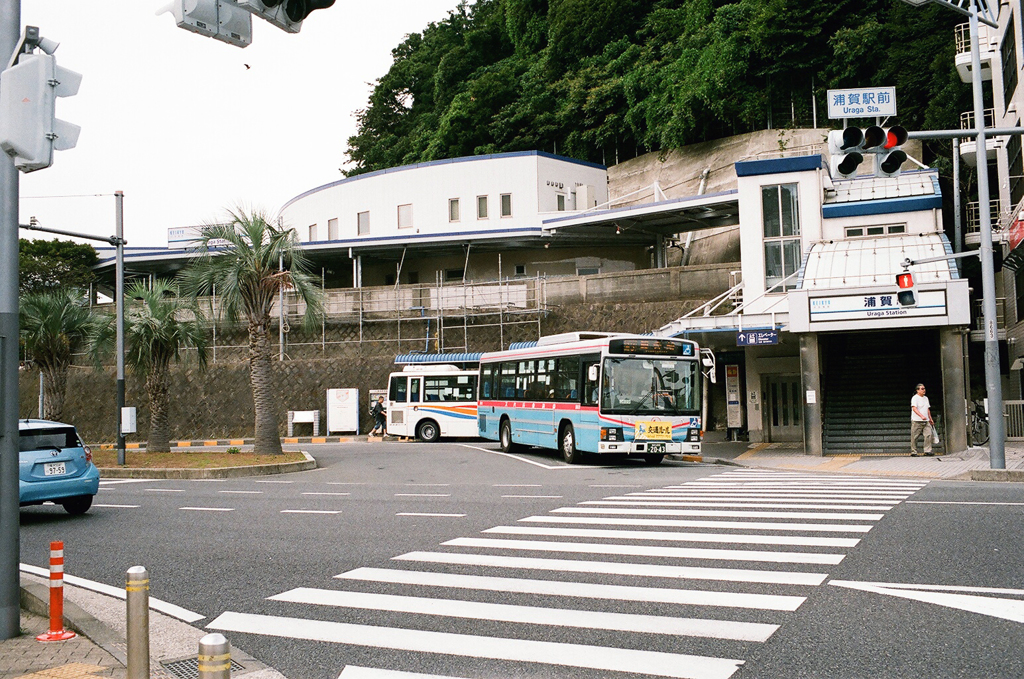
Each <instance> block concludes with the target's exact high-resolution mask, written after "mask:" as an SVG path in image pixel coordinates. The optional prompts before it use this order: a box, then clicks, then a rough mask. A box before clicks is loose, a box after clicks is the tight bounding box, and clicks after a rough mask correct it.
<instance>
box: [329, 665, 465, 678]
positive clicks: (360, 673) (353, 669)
mask: <svg viewBox="0 0 1024 679" xmlns="http://www.w3.org/2000/svg"><path fill="white" fill-rule="evenodd" d="M338 679H465V677H455V676H449V675H447V674H445V675H441V674H422V673H420V672H402V671H400V670H381V669H377V668H376V667H359V666H358V665H345V667H344V669H342V670H341V674H339V675H338Z"/></svg>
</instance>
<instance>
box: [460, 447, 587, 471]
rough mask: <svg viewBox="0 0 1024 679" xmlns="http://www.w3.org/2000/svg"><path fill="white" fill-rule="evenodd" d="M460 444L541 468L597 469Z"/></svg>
mask: <svg viewBox="0 0 1024 679" xmlns="http://www.w3.org/2000/svg"><path fill="white" fill-rule="evenodd" d="M459 445H461V446H462V447H463V448H472V449H473V450H480V451H483V452H485V453H490V454H491V455H500V456H501V457H509V458H512V459H513V460H519V461H520V462H525V463H527V464H532V465H533V466H535V467H540V468H541V469H595V467H593V466H589V467H584V466H582V465H578V464H558V465H550V464H544V463H543V462H537V461H536V460H529V459H527V458H525V457H520V456H519V455H512V454H511V453H503V452H501V451H500V450H488V449H487V448H481V447H479V446H471V445H467V444H465V443H461V444H459Z"/></svg>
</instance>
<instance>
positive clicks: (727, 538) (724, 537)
mask: <svg viewBox="0 0 1024 679" xmlns="http://www.w3.org/2000/svg"><path fill="white" fill-rule="evenodd" d="M482 532H484V533H501V534H507V535H550V536H560V537H569V538H608V539H611V540H664V541H666V542H727V543H735V544H745V545H789V546H799V547H844V548H845V547H856V546H857V543H859V542H860V540H859V539H858V538H819V537H804V536H801V535H744V534H740V533H736V534H730V533H677V532H675V531H648V530H601V529H595V528H542V527H539V526H496V527H494V528H488V529H486V530H484V531H482Z"/></svg>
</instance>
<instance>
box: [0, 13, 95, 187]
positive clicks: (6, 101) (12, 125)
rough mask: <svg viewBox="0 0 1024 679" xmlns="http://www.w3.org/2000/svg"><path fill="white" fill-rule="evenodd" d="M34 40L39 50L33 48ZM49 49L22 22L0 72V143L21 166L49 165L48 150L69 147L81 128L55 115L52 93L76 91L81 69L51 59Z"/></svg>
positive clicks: (33, 168) (29, 168)
mask: <svg viewBox="0 0 1024 679" xmlns="http://www.w3.org/2000/svg"><path fill="white" fill-rule="evenodd" d="M37 46H38V47H40V48H41V49H42V50H45V51H44V52H40V53H35V52H33V50H34V49H35V48H36V47H37ZM55 49H57V44H56V43H54V42H52V41H49V40H46V39H45V38H39V30H38V29H37V28H35V27H34V26H28V27H26V31H25V36H24V37H23V38H22V41H21V43H20V44H19V46H18V49H17V50H15V54H14V55H13V56H14V58H12V60H11V62H12V65H11V66H10V67H8V68H7V69H6V70H5V71H3V72H2V73H0V149H2V150H3V152H4V153H6V154H7V155H9V156H11V157H12V158H14V166H15V167H17V168H18V169H19V170H21V171H22V172H34V171H36V170H42V169H44V168H47V167H50V165H52V164H53V152H54V151H64V150H67V149H71V148H74V147H75V145H76V144H77V143H78V134H79V132H81V131H82V128H80V127H79V126H78V125H72V124H71V123H69V122H65V121H63V120H58V119H57V118H56V117H55V113H56V100H57V97H71V96H74V95H76V94H78V87H79V85H81V83H82V74H80V73H75V72H74V71H71V70H68V69H66V68H62V67H60V66H58V65H57V59H56V58H54V56H53V54H52V52H53V51H54V50H55ZM22 50H25V51H24V52H22Z"/></svg>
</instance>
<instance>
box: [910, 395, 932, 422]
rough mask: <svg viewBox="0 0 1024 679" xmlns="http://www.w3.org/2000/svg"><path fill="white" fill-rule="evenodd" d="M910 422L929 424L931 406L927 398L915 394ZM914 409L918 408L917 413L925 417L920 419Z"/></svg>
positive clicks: (911, 404)
mask: <svg viewBox="0 0 1024 679" xmlns="http://www.w3.org/2000/svg"><path fill="white" fill-rule="evenodd" d="M910 408H911V410H910V421H911V422H928V416H929V415H930V414H931V413H929V412H928V410H929V409H930V408H931V404H930V403H928V397H927V396H921V395H920V394H914V398H912V399H910ZM914 408H917V413H921V414H922V415H924V417H918V416H917V413H915V412H914V410H913V409H914Z"/></svg>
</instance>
